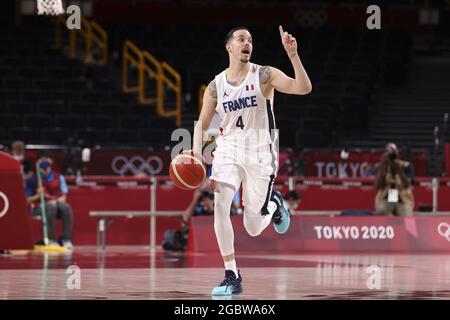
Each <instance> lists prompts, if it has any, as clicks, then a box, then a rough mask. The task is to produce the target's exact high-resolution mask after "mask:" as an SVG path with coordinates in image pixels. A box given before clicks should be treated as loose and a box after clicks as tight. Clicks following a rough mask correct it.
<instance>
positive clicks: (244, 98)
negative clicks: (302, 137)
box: [215, 63, 276, 151]
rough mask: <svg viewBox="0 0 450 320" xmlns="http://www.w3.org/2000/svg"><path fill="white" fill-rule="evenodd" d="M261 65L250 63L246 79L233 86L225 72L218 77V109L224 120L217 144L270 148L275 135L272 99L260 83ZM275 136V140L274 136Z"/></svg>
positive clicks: (248, 147)
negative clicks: (263, 91)
mask: <svg viewBox="0 0 450 320" xmlns="http://www.w3.org/2000/svg"><path fill="white" fill-rule="evenodd" d="M259 68H260V66H259V65H256V64H254V63H250V67H249V71H248V73H247V76H246V78H245V80H244V81H243V82H242V83H241V84H240V85H239V86H232V85H230V84H229V83H228V81H227V79H226V74H225V71H222V72H221V73H220V74H218V75H217V76H216V77H215V81H216V89H217V105H216V112H217V113H218V114H219V116H220V117H221V119H222V122H221V124H220V131H221V135H219V137H218V139H217V146H218V147H220V146H221V145H223V146H225V145H226V146H229V147H235V148H245V149H254V148H258V149H260V148H263V149H265V150H268V151H269V145H271V144H272V143H273V142H274V141H273V140H274V139H275V138H276V137H275V136H274V135H272V136H271V133H272V132H273V131H274V130H272V129H275V128H276V127H275V117H274V114H273V99H267V98H266V97H264V95H263V94H262V92H261V88H260V86H259ZM272 138H273V139H272Z"/></svg>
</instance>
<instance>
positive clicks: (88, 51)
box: [56, 15, 108, 64]
mask: <svg viewBox="0 0 450 320" xmlns="http://www.w3.org/2000/svg"><path fill="white" fill-rule="evenodd" d="M63 30H67V31H68V34H69V48H68V49H69V56H70V57H71V58H76V57H77V38H78V37H77V35H78V34H80V36H81V37H83V38H84V44H85V47H84V52H83V59H84V60H85V62H90V61H91V59H92V58H93V54H94V52H93V48H94V44H96V45H97V46H98V47H99V48H100V50H101V62H102V63H105V64H106V63H107V62H108V35H107V33H106V31H105V30H104V29H103V28H102V27H101V26H100V25H99V24H98V23H96V22H95V21H89V20H87V19H85V18H83V17H81V29H79V30H77V29H72V30H69V29H67V26H66V17H65V16H64V15H59V16H58V17H57V18H56V47H57V48H61V47H62V31H63Z"/></svg>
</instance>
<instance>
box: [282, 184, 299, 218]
mask: <svg viewBox="0 0 450 320" xmlns="http://www.w3.org/2000/svg"><path fill="white" fill-rule="evenodd" d="M283 198H284V200H285V201H286V202H287V207H288V209H289V212H290V213H291V214H297V213H298V212H297V208H298V205H299V204H300V202H301V201H302V197H301V196H300V194H299V193H298V192H297V191H294V190H291V191H288V192H286V193H285V194H284V196H283Z"/></svg>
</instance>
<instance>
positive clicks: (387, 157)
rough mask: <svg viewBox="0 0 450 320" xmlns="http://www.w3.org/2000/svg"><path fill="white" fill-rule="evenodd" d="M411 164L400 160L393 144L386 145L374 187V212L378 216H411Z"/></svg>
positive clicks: (412, 203) (412, 175)
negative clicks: (375, 191) (375, 192)
mask: <svg viewBox="0 0 450 320" xmlns="http://www.w3.org/2000/svg"><path fill="white" fill-rule="evenodd" d="M413 172H414V170H413V167H412V164H411V163H409V162H407V161H403V160H400V155H399V152H398V149H397V147H396V145H395V144H393V143H388V144H387V145H386V147H385V152H384V154H383V156H382V159H381V162H380V166H379V170H378V175H377V177H376V180H375V186H376V188H377V190H378V192H377V195H376V197H375V211H376V212H377V213H378V214H380V215H400V216H411V215H413V208H414V197H413V194H412V184H413V179H414V173H413Z"/></svg>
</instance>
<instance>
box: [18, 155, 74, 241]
mask: <svg viewBox="0 0 450 320" xmlns="http://www.w3.org/2000/svg"><path fill="white" fill-rule="evenodd" d="M38 163H39V170H40V172H41V177H42V189H40V188H38V179H37V176H35V175H33V176H31V177H30V178H28V179H27V181H26V185H25V193H26V195H27V202H28V203H29V204H31V205H32V215H33V216H34V217H40V216H41V214H42V212H41V206H40V205H39V201H40V195H41V193H43V194H44V199H45V213H46V218H47V230H48V238H49V241H50V244H52V245H58V244H60V245H62V246H64V247H66V248H68V249H72V248H73V244H72V226H73V213H72V207H71V206H70V204H68V203H67V193H68V192H69V189H68V188H67V184H66V180H65V179H64V176H63V175H61V174H59V173H57V172H55V171H53V169H52V164H53V158H52V156H51V154H50V153H48V152H41V153H40V154H39V155H38ZM57 218H60V219H61V220H62V224H63V235H62V237H60V238H59V239H57V237H56V219H57ZM57 240H59V241H57Z"/></svg>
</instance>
